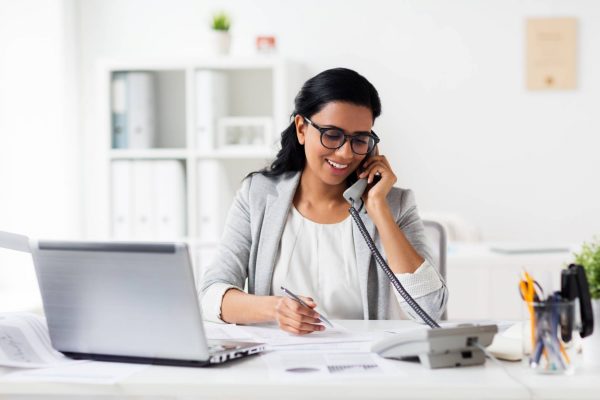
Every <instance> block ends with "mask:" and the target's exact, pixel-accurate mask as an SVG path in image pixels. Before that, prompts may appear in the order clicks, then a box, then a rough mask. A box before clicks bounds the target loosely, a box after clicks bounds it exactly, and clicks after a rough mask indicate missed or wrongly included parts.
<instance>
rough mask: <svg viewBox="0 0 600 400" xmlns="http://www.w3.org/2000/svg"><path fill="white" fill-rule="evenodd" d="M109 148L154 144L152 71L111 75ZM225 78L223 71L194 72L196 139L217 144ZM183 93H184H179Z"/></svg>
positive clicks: (200, 144)
mask: <svg viewBox="0 0 600 400" xmlns="http://www.w3.org/2000/svg"><path fill="white" fill-rule="evenodd" d="M111 91H112V93H111V94H112V101H111V115H112V116H111V118H112V148H113V149H149V148H154V147H156V144H157V134H158V133H157V131H158V128H157V122H158V118H159V115H160V113H159V110H158V108H157V92H158V89H157V77H156V76H155V74H154V73H152V72H137V71H131V72H127V71H122V72H115V73H113V76H112V85H111ZM227 93H228V79H227V74H226V73H225V72H223V71H215V70H199V71H196V73H195V114H194V115H195V124H196V142H197V146H198V148H200V149H214V148H215V147H216V146H217V140H216V136H217V125H218V121H219V120H220V119H222V118H224V117H226V116H227V114H228V95H227ZM181 95H182V96H184V93H181Z"/></svg>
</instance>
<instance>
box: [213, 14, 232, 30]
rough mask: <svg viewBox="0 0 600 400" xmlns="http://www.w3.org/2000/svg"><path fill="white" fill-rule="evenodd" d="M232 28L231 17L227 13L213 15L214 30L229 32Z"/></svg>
mask: <svg viewBox="0 0 600 400" xmlns="http://www.w3.org/2000/svg"><path fill="white" fill-rule="evenodd" d="M230 26H231V21H230V19H229V16H228V15H227V13H225V12H219V13H216V14H214V15H213V19H212V28H213V29H214V30H215V31H225V32H227V31H228V30H229V28H230Z"/></svg>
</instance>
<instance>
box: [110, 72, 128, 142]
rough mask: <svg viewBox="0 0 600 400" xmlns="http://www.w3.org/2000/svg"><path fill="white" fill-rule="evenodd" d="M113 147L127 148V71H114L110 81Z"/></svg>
mask: <svg viewBox="0 0 600 400" xmlns="http://www.w3.org/2000/svg"><path fill="white" fill-rule="evenodd" d="M111 95H112V96H111V118H112V147H113V149H126V148H127V73H126V72H115V73H114V74H113V78H112V82H111Z"/></svg>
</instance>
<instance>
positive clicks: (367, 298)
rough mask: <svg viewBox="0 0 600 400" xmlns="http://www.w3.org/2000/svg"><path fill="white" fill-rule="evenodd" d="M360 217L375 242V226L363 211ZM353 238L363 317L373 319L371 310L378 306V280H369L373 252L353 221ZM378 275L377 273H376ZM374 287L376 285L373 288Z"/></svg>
mask: <svg viewBox="0 0 600 400" xmlns="http://www.w3.org/2000/svg"><path fill="white" fill-rule="evenodd" d="M359 214H360V217H361V219H362V221H363V223H364V224H365V228H367V232H369V236H371V237H372V238H373V240H375V236H374V235H375V224H373V222H372V221H371V218H369V217H368V216H367V214H366V212H364V210H363V211H361V212H360V213H359ZM352 236H353V238H354V248H355V249H356V268H357V269H358V279H359V283H360V289H361V295H362V301H363V315H364V318H365V319H373V317H374V314H373V312H374V311H373V310H371V309H372V308H373V307H374V306H375V307H376V306H377V297H374V296H377V294H378V290H377V278H376V277H375V280H373V277H372V278H371V279H369V275H372V274H373V272H370V268H371V260H374V257H373V258H372V254H371V250H370V249H369V246H367V242H366V241H365V238H363V235H362V234H361V232H360V230H359V229H358V226H357V225H356V222H355V221H352ZM374 272H375V273H376V271H374ZM373 285H375V286H374V287H373Z"/></svg>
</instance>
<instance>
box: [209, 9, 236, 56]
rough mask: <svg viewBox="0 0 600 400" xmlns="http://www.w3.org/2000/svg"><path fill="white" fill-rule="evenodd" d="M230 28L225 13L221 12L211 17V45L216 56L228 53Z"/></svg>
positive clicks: (229, 21)
mask: <svg viewBox="0 0 600 400" xmlns="http://www.w3.org/2000/svg"><path fill="white" fill-rule="evenodd" d="M230 27H231V20H230V19H229V16H228V15H227V13H225V12H223V11H221V12H218V13H215V14H214V15H213V18H212V24H211V28H212V32H213V35H212V36H213V38H212V43H213V49H214V52H215V53H216V54H219V55H225V54H228V53H229V47H230V44H231V36H230V34H229V28H230Z"/></svg>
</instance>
